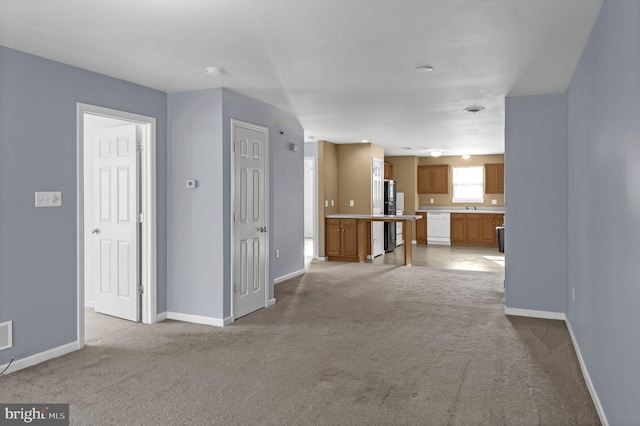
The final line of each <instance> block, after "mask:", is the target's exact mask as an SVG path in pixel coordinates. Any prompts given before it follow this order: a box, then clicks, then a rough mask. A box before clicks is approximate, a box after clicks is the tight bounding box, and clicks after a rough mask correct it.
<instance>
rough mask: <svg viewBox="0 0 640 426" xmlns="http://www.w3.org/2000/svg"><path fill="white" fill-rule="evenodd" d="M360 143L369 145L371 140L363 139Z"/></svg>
mask: <svg viewBox="0 0 640 426" xmlns="http://www.w3.org/2000/svg"><path fill="white" fill-rule="evenodd" d="M360 142H363V143H368V142H369V139H362V140H361V141H360Z"/></svg>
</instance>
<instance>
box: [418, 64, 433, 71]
mask: <svg viewBox="0 0 640 426" xmlns="http://www.w3.org/2000/svg"><path fill="white" fill-rule="evenodd" d="M416 71H419V72H431V71H433V67H432V66H430V65H421V66H419V67H418V68H416Z"/></svg>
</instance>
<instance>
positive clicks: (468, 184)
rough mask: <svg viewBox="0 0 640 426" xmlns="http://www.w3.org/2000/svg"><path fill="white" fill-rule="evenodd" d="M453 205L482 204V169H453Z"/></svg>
mask: <svg viewBox="0 0 640 426" xmlns="http://www.w3.org/2000/svg"><path fill="white" fill-rule="evenodd" d="M452 201H453V202H454V203H483V202H484V170H483V168H482V167H454V168H453V200H452Z"/></svg>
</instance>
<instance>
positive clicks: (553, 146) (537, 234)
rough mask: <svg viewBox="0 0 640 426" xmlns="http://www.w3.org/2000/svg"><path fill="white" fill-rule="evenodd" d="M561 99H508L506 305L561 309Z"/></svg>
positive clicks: (563, 117)
mask: <svg viewBox="0 0 640 426" xmlns="http://www.w3.org/2000/svg"><path fill="white" fill-rule="evenodd" d="M565 104H566V103H565V96H564V95H546V96H526V97H514V98H507V100H506V117H505V118H506V126H505V201H506V202H507V203H508V205H509V207H508V209H507V214H506V215H505V257H506V265H507V266H506V268H505V285H506V292H505V303H506V306H507V307H509V308H521V309H532V310H538V311H551V312H565V311H566V295H567V294H566V283H567V145H566V105H565Z"/></svg>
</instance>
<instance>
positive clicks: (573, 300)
mask: <svg viewBox="0 0 640 426" xmlns="http://www.w3.org/2000/svg"><path fill="white" fill-rule="evenodd" d="M571 301H572V302H575V301H576V289H575V288H574V287H571Z"/></svg>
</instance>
